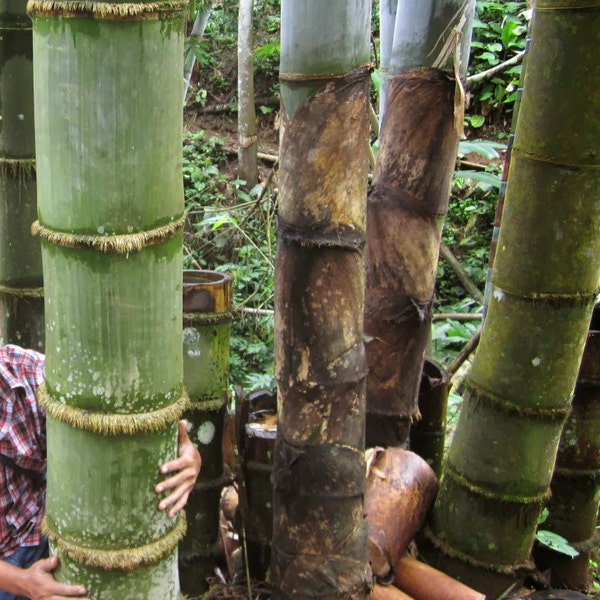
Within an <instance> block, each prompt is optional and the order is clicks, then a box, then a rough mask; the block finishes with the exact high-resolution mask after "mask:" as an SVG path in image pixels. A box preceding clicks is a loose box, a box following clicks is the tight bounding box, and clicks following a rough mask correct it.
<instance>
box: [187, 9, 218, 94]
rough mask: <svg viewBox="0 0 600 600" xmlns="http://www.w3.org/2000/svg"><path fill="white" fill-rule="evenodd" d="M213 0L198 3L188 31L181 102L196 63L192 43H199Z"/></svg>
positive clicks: (188, 87)
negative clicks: (190, 28)
mask: <svg viewBox="0 0 600 600" xmlns="http://www.w3.org/2000/svg"><path fill="white" fill-rule="evenodd" d="M213 4H214V2H213V0H204V2H200V3H199V4H198V8H197V12H196V18H195V19H194V25H193V26H192V31H191V32H190V37H189V45H190V48H188V51H187V52H186V54H185V59H184V62H183V103H184V104H185V100H186V98H187V95H188V90H189V89H190V81H191V79H192V73H193V71H194V66H195V65H196V48H194V45H195V44H197V43H199V40H200V39H201V38H202V36H203V35H204V30H205V29H206V25H207V24H208V19H209V18H210V15H211V13H212V9H213Z"/></svg>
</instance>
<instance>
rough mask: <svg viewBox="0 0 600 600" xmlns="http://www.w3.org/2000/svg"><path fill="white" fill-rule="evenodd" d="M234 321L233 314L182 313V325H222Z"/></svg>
mask: <svg viewBox="0 0 600 600" xmlns="http://www.w3.org/2000/svg"><path fill="white" fill-rule="evenodd" d="M233 320H234V317H233V313H230V312H224V313H192V312H186V313H183V324H184V325H223V324H227V323H231V322H232V321H233Z"/></svg>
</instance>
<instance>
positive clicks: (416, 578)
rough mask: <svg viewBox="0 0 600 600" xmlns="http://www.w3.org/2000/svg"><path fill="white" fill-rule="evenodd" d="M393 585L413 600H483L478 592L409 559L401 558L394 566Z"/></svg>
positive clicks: (444, 574) (406, 557)
mask: <svg viewBox="0 0 600 600" xmlns="http://www.w3.org/2000/svg"><path fill="white" fill-rule="evenodd" d="M394 585H395V586H396V587H398V588H400V589H401V590H403V591H404V592H406V593H408V594H410V597H412V598H414V600H485V598H486V597H485V596H484V595H483V594H481V593H480V592H478V591H476V590H474V589H472V588H470V587H468V586H466V585H465V584H464V583H461V582H460V581H458V580H456V579H454V578H452V577H450V576H448V575H446V573H442V571H438V570H437V569H434V568H433V567H431V566H429V565H427V564H425V563H424V562H421V561H419V560H416V559H414V558H411V557H409V556H404V557H402V558H401V559H400V560H399V561H397V562H396V563H395V564H394Z"/></svg>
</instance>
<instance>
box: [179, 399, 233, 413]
mask: <svg viewBox="0 0 600 600" xmlns="http://www.w3.org/2000/svg"><path fill="white" fill-rule="evenodd" d="M223 408H225V398H211V399H207V400H196V399H194V401H190V405H189V406H188V408H187V410H188V411H189V412H216V411H221V410H223Z"/></svg>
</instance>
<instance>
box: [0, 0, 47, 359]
mask: <svg viewBox="0 0 600 600" xmlns="http://www.w3.org/2000/svg"><path fill="white" fill-rule="evenodd" d="M25 9H26V2H3V3H2V4H1V6H0V80H1V81H2V85H1V86H0V106H1V107H2V127H1V129H0V343H2V344H9V343H10V344H17V345H20V346H23V347H26V348H34V349H36V350H39V351H42V352H43V351H44V337H45V336H44V298H43V289H42V287H43V277H42V253H41V248H40V240H39V239H37V238H34V237H32V235H31V231H30V227H31V224H32V223H33V221H35V219H36V217H37V205H36V196H37V193H36V191H37V190H36V175H35V142H34V118H33V44H32V26H31V19H30V18H29V17H28V16H27V14H26V10H25Z"/></svg>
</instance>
